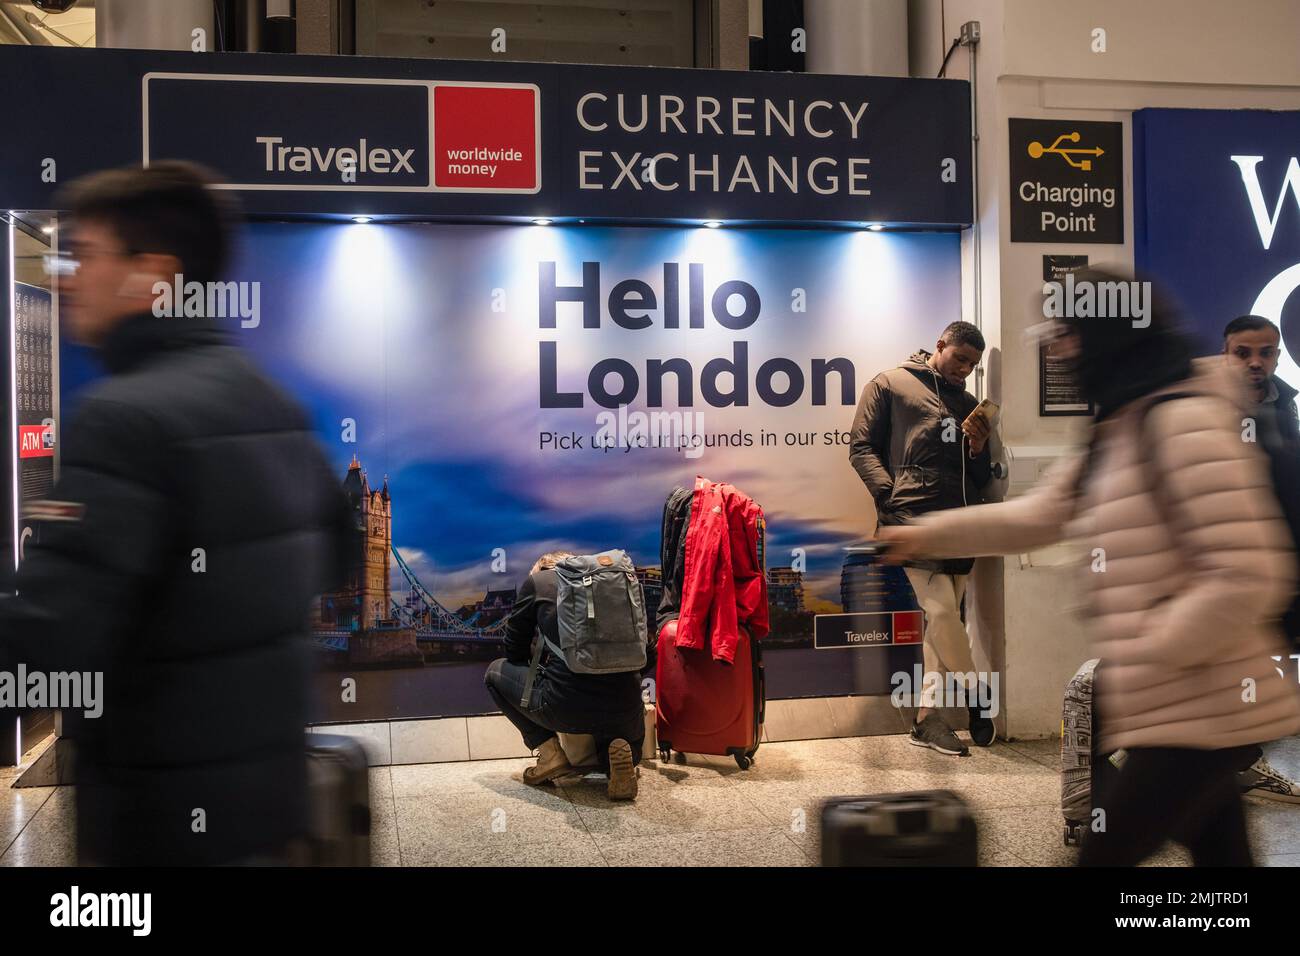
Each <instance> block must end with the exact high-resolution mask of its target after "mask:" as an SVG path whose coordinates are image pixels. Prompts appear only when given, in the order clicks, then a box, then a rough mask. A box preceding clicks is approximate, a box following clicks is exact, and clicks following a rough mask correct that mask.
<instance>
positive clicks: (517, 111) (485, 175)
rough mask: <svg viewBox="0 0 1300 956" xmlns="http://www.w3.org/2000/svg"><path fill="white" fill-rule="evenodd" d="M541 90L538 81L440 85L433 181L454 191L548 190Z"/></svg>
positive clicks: (436, 90) (435, 96) (435, 95)
mask: <svg viewBox="0 0 1300 956" xmlns="http://www.w3.org/2000/svg"><path fill="white" fill-rule="evenodd" d="M539 109H540V107H539V93H538V88H537V87H536V86H533V85H532V84H515V85H511V84H507V83H441V82H439V83H435V84H434V87H433V151H434V158H433V183H434V187H435V188H436V189H438V190H445V191H448V192H483V193H535V192H538V191H539V190H540V189H541V188H542V164H541V149H540V146H541V142H540V139H541V131H540V123H539Z"/></svg>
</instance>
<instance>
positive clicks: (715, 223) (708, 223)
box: [704, 219, 722, 229]
mask: <svg viewBox="0 0 1300 956" xmlns="http://www.w3.org/2000/svg"><path fill="white" fill-rule="evenodd" d="M721 225H722V220H721V219H706V220H704V227H705V228H706V229H717V228H718V227H719V226H721Z"/></svg>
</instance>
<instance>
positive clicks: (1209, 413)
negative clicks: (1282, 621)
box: [918, 358, 1300, 752]
mask: <svg viewBox="0 0 1300 956" xmlns="http://www.w3.org/2000/svg"><path fill="white" fill-rule="evenodd" d="M1174 393H1177V394H1179V395H1189V396H1190V397H1183V398H1178V399H1175V400H1169V401H1163V402H1160V403H1159V404H1156V405H1154V406H1153V407H1150V408H1149V411H1148V406H1150V405H1151V402H1152V401H1153V400H1155V399H1156V398H1157V397H1158V396H1160V395H1162V394H1174ZM1247 407H1248V406H1247V405H1246V402H1245V396H1244V393H1243V392H1242V391H1241V389H1240V387H1239V385H1238V383H1237V381H1236V379H1235V378H1234V377H1233V376H1232V375H1231V374H1230V373H1229V371H1228V369H1227V368H1226V367H1225V366H1224V365H1223V361H1222V359H1221V358H1210V359H1198V360H1197V361H1196V362H1195V363H1194V368H1193V373H1192V376H1191V377H1190V378H1189V379H1188V380H1186V381H1183V382H1178V383H1176V384H1174V385H1170V386H1167V387H1166V388H1163V389H1161V390H1159V391H1157V392H1156V393H1153V394H1152V395H1150V396H1146V397H1144V398H1141V399H1138V400H1137V401H1134V402H1131V403H1129V404H1128V405H1126V406H1124V407H1123V408H1121V409H1119V410H1118V411H1117V412H1115V413H1114V414H1113V415H1111V416H1110V417H1109V418H1107V419H1106V420H1105V421H1104V422H1102V423H1101V424H1100V425H1099V426H1098V428H1100V433H1099V435H1098V441H1099V444H1098V446H1097V452H1096V454H1097V460H1096V461H1095V463H1094V464H1093V466H1092V468H1091V470H1090V474H1089V476H1088V478H1087V480H1086V482H1085V486H1084V488H1083V489H1082V494H1081V495H1079V496H1078V497H1077V498H1076V496H1075V494H1074V488H1075V486H1076V484H1077V482H1078V477H1079V473H1080V469H1081V468H1082V466H1083V454H1082V453H1079V454H1076V455H1074V456H1072V457H1071V458H1069V459H1067V460H1065V461H1063V462H1061V463H1059V464H1058V465H1057V466H1056V467H1055V468H1054V469H1053V470H1052V471H1051V472H1049V473H1048V474H1047V475H1045V476H1044V479H1043V481H1042V482H1041V483H1040V484H1039V485H1038V486H1037V487H1035V488H1034V490H1033V491H1031V492H1030V493H1029V494H1027V495H1025V496H1023V497H1021V498H1016V499H1013V500H1011V501H1007V502H1004V503H1000V504H989V505H981V506H978V507H975V508H965V509H960V510H955V511H945V512H942V513H937V514H933V515H929V516H927V517H925V518H923V519H921V521H920V522H918V524H920V525H922V526H923V527H926V528H927V529H929V530H930V532H931V534H928V535H927V536H926V542H925V544H926V547H925V550H926V552H927V553H930V554H936V555H938V556H943V555H947V554H953V555H965V554H977V555H990V554H1015V553H1020V552H1024V551H1029V550H1031V549H1034V548H1039V547H1043V546H1046V545H1048V544H1051V543H1053V542H1055V541H1059V540H1061V539H1063V538H1077V539H1078V540H1079V541H1080V542H1081V543H1082V544H1083V546H1084V552H1085V558H1086V561H1085V563H1084V564H1083V566H1082V569H1081V571H1080V573H1081V574H1082V575H1083V576H1084V579H1085V580H1084V581H1083V590H1084V593H1085V594H1086V595H1087V596H1088V609H1087V610H1088V614H1089V617H1090V619H1091V623H1092V635H1091V637H1092V641H1093V651H1094V654H1095V656H1097V657H1099V658H1101V660H1102V670H1101V672H1100V675H1101V676H1100V677H1099V679H1098V688H1097V694H1098V697H1097V701H1098V707H1099V709H1100V713H1101V723H1102V727H1101V738H1100V741H1099V744H1100V747H1101V749H1102V750H1103V752H1105V751H1110V750H1113V749H1117V748H1120V747H1194V748H1206V749H1209V748H1215V749H1217V748H1223V747H1235V746H1239V745H1244V744H1252V743H1262V742H1265V741H1269V740H1276V739H1278V738H1280V737H1285V736H1287V735H1289V734H1294V733H1296V732H1298V731H1300V687H1298V686H1297V681H1296V676H1295V670H1294V667H1293V666H1292V665H1293V662H1292V661H1291V660H1290V659H1289V657H1287V653H1288V651H1287V650H1286V649H1285V648H1284V641H1283V637H1282V633H1281V631H1280V630H1279V629H1278V626H1277V624H1276V622H1275V618H1276V617H1277V615H1278V613H1279V612H1280V610H1281V609H1282V608H1283V607H1284V606H1285V605H1286V603H1287V601H1288V600H1289V597H1290V595H1291V594H1292V593H1293V588H1294V583H1295V579H1296V561H1295V557H1294V554H1293V550H1292V544H1291V539H1290V534H1289V532H1288V529H1287V526H1286V523H1285V521H1284V520H1283V519H1282V517H1281V509H1280V508H1279V506H1278V503H1277V499H1276V497H1275V495H1274V493H1273V489H1272V483H1271V480H1270V478H1269V475H1268V465H1267V461H1266V458H1265V456H1264V454H1263V452H1262V451H1261V450H1260V449H1259V447H1258V445H1256V444H1253V443H1251V442H1249V441H1247V440H1245V436H1246V435H1248V430H1247V427H1246V426H1245V425H1244V424H1243V419H1245V418H1247V417H1248V415H1249V413H1248V412H1246V411H1243V409H1245V408H1247ZM1144 417H1145V419H1146V420H1145V424H1144V423H1143V418H1144ZM1094 549H1101V550H1100V551H1095V550H1094ZM1103 557H1104V562H1105V563H1104V567H1105V570H1104V571H1102V570H1094V568H1100V567H1101V566H1102V564H1101V561H1100V560H1099V559H1100V558H1103ZM1007 626H1008V627H1015V626H1016V623H1015V621H1008V622H1007ZM1041 639H1042V640H1045V641H1050V640H1051V639H1052V636H1051V635H1050V634H1043V635H1041ZM1283 675H1285V676H1283Z"/></svg>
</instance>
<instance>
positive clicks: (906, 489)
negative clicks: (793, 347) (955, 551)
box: [849, 322, 994, 755]
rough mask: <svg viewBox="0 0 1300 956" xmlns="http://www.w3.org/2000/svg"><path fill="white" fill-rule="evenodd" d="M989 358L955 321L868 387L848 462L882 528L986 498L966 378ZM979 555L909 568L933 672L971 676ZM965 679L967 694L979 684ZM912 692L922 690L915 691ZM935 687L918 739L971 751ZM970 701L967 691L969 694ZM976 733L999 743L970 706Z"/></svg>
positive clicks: (981, 434) (971, 329) (981, 444)
mask: <svg viewBox="0 0 1300 956" xmlns="http://www.w3.org/2000/svg"><path fill="white" fill-rule="evenodd" d="M983 355H984V336H983V335H981V334H980V330H979V329H977V328H976V327H975V326H974V325H971V324H970V323H969V322H953V323H952V324H951V325H949V326H948V327H947V328H946V329H944V331H943V335H942V336H940V338H939V340H938V342H937V343H936V344H935V351H934V353H933V354H931V353H930V352H927V351H925V350H921V351H918V352H917V353H916V354H915V355H913V356H912V357H911V358H910V359H908V360H907V361H906V362H905V363H903V364H902V365H901V366H899V367H898V368H894V369H890V370H889V371H886V372H881V373H880V374H879V375H877V376H876V377H875V378H873V379H872V380H871V381H870V382H868V383H867V387H866V388H864V389H863V390H862V398H861V399H860V400H859V402H858V410H857V414H856V415H855V416H854V419H853V432H852V436H851V440H850V443H849V461H850V462H851V463H852V464H853V467H854V469H855V470H856V471H857V473H858V475H859V476H860V477H861V478H862V482H863V484H865V485H866V486H867V490H868V491H869V492H871V497H872V499H873V500H874V501H875V505H876V520H877V526H881V525H895V524H903V523H905V522H907V521H908V520H910V519H912V518H914V517H916V516H918V515H922V514H925V513H927V512H930V511H942V510H944V509H947V508H960V507H962V506H964V505H967V504H978V503H979V502H980V501H981V498H980V490H981V489H982V488H983V487H984V486H985V485H987V484H988V481H989V478H990V475H991V465H990V460H989V450H988V437H989V434H990V431H991V423H990V422H989V421H988V419H986V418H985V417H984V416H983V415H974V416H972V415H971V413H972V412H973V411H974V410H975V407H976V405H977V404H978V403H977V402H976V400H975V397H974V396H973V395H971V394H970V393H969V392H967V391H966V389H965V381H966V377H967V376H968V375H970V373H971V372H972V371H973V370H974V368H975V366H976V365H977V364H979V361H980V359H981V358H982V357H983ZM973 564H974V559H972V558H957V559H951V560H944V561H913V562H908V563H907V566H906V572H907V577H908V580H909V581H910V582H911V584H912V589H913V590H914V591H915V592H916V597H917V600H918V601H919V602H920V604H921V608H922V610H924V611H925V617H926V626H925V636H924V655H925V671H926V674H927V678H926V681H927V685H929V681H931V680H932V678H931V677H929V676H928V675H940V676H941V677H942V676H946V675H950V674H951V675H973V674H974V672H975V665H974V662H973V660H972V658H971V652H970V638H969V637H968V636H967V634H966V627H965V625H964V624H963V623H962V620H961V602H962V597H963V596H964V594H965V590H966V577H967V575H969V574H970V570H971V567H972V565H973ZM969 681H970V678H969V677H965V678H964V679H963V683H965V684H967V690H968V692H973V691H975V690H976V688H975V687H974V686H971V685H970V683H969ZM913 690H914V692H915V691H916V690H917V689H916V688H914V689H913ZM933 691H934V687H933V685H929V686H928V688H927V692H926V693H925V694H923V695H922V700H921V707H920V708H919V709H918V711H917V722H916V723H915V724H914V725H913V726H912V731H911V739H912V743H914V744H917V745H918V746H923V747H930V748H932V749H934V750H937V751H939V752H940V753H945V754H952V755H957V754H965V753H966V752H967V751H966V746H965V745H964V744H963V743H961V741H960V740H959V739H958V738H957V736H956V734H954V733H953V732H952V729H951V728H950V727H948V725H947V724H946V723H945V722H944V720H943V718H942V717H941V716H940V715H939V714H938V713H936V712H934V708H935V706H936V699H935V695H934V692H933ZM967 699H968V700H969V699H970V698H969V697H968V698H967ZM969 709H970V718H971V723H970V730H971V739H972V740H973V741H974V742H975V743H976V744H978V745H980V746H988V745H989V744H991V743H992V742H993V735H994V731H993V721H992V718H991V716H989V715H985V714H984V713H983V712H982V711H981V708H980V707H978V706H975V707H970V708H969Z"/></svg>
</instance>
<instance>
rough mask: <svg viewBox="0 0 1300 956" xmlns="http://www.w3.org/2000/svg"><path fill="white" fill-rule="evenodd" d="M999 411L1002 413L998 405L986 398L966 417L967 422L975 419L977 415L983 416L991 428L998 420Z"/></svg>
mask: <svg viewBox="0 0 1300 956" xmlns="http://www.w3.org/2000/svg"><path fill="white" fill-rule="evenodd" d="M999 411H1000V406H999V405H998V403H997V402H991V401H989V400H988V399H987V398H986V399H984V400H982V401H981V402H980V403H979V404H978V405H976V406H975V409H974V410H973V411H972V412H971V413H970V414H969V415H968V416H966V417H967V420H969V419H971V418H974V417H975V416H976V415H983V416H984V420H985V421H986V422H988V423H989V426H990V427H991V426H992V425H993V422H994V421H995V420H996V419H997V417H998V412H999Z"/></svg>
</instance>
